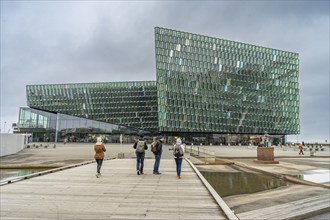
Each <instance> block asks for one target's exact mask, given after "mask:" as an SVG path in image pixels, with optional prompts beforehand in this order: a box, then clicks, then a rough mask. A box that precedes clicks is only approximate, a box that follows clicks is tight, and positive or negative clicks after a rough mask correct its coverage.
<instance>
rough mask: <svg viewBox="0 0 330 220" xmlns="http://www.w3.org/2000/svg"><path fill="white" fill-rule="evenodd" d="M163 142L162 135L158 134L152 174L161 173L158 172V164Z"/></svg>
mask: <svg viewBox="0 0 330 220" xmlns="http://www.w3.org/2000/svg"><path fill="white" fill-rule="evenodd" d="M163 142H164V137H163V136H159V137H158V141H157V150H156V152H155V153H154V154H155V164H154V174H156V175H159V174H161V173H160V172H159V164H160V158H161V157H162V152H163Z"/></svg>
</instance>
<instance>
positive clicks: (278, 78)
mask: <svg viewBox="0 0 330 220" xmlns="http://www.w3.org/2000/svg"><path fill="white" fill-rule="evenodd" d="M155 53H156V81H145V82H144V81H141V82H102V83H80V84H56V85H55V84H50V85H29V86H27V101H28V106H29V107H30V108H32V109H38V110H42V111H47V112H52V113H54V114H65V115H68V116H74V117H79V118H85V119H88V120H93V121H97V122H103V123H109V124H112V125H117V126H123V127H125V128H129V130H132V129H133V130H135V131H136V132H144V133H145V134H149V135H156V134H158V133H162V134H163V135H166V136H167V137H168V141H170V140H171V138H172V137H175V136H181V137H183V138H184V140H185V141H186V142H189V143H239V142H243V141H246V142H249V141H250V142H251V141H253V140H254V137H255V138H256V140H259V138H258V136H260V135H264V134H265V133H268V134H269V135H270V136H274V137H277V138H278V139H280V141H284V137H285V135H288V134H299V132H300V127H299V126H300V121H299V83H298V76H299V59H298V54H297V53H293V52H288V51H283V50H277V49H271V48H265V47H261V46H255V45H250V44H245V43H240V42H234V41H230V40H223V39H219V38H214V37H207V36H203V35H197V34H192V33H186V32H182V31H175V30H170V29H164V28H158V27H157V28H155ZM25 110H26V109H25ZM21 111H23V110H22V109H21ZM23 119H24V120H25V119H26V118H24V117H21V115H20V119H19V123H18V127H19V128H21V127H22V126H23V125H24V120H23ZM29 120H33V119H29ZM25 127H26V128H27V127H29V126H25ZM68 127H76V128H78V127H81V124H79V125H78V124H72V125H70V126H68ZM55 130H56V131H57V133H59V132H60V131H59V129H55ZM54 132H55V131H54ZM62 133H63V132H62ZM104 134H109V135H111V132H104ZM57 136H58V137H59V136H61V135H57ZM62 136H63V135H62ZM62 136H61V137H62ZM64 136H65V134H64Z"/></svg>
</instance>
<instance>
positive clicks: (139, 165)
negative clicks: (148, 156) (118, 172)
mask: <svg viewBox="0 0 330 220" xmlns="http://www.w3.org/2000/svg"><path fill="white" fill-rule="evenodd" d="M144 155H145V154H144V153H136V170H140V172H141V173H143V166H144Z"/></svg>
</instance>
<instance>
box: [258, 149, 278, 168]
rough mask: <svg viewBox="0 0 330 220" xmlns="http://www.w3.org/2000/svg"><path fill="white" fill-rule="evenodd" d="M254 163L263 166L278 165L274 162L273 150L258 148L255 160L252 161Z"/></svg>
mask: <svg viewBox="0 0 330 220" xmlns="http://www.w3.org/2000/svg"><path fill="white" fill-rule="evenodd" d="M254 162H256V163H264V164H278V161H275V160H274V148H272V147H258V148H257V160H254Z"/></svg>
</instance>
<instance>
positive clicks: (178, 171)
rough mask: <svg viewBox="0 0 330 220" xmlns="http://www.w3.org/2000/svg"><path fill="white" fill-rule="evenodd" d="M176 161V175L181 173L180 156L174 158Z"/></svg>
mask: <svg viewBox="0 0 330 220" xmlns="http://www.w3.org/2000/svg"><path fill="white" fill-rule="evenodd" d="M174 160H175V163H176V174H177V175H178V176H180V175H181V165H182V158H174Z"/></svg>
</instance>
